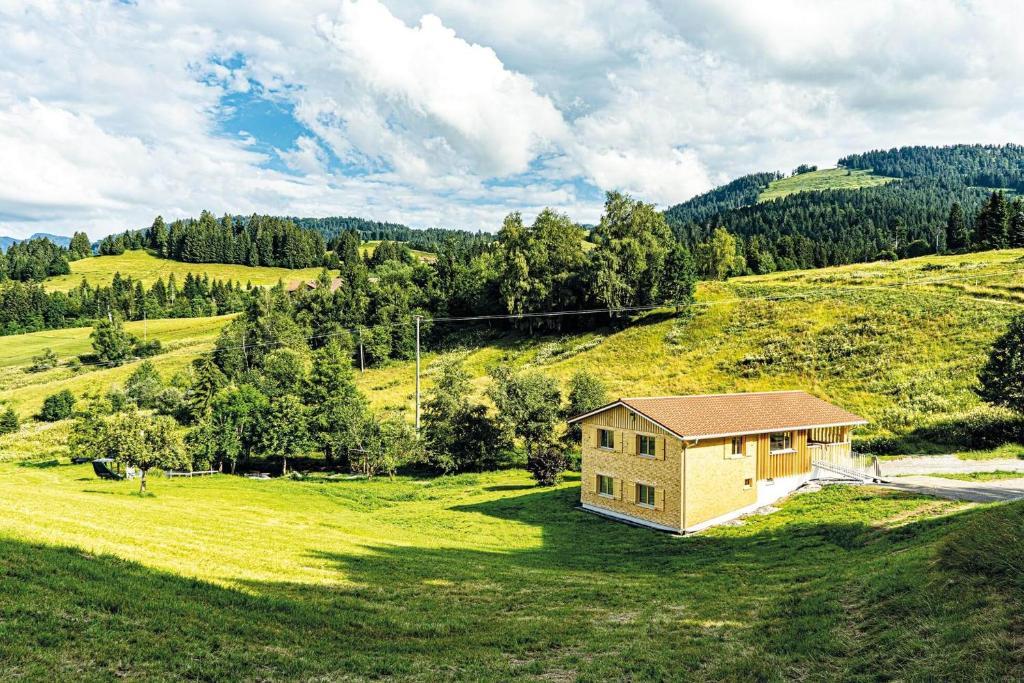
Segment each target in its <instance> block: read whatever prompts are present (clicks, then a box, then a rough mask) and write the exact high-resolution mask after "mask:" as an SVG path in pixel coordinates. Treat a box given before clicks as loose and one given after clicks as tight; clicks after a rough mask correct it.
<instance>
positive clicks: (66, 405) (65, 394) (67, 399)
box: [39, 389, 75, 422]
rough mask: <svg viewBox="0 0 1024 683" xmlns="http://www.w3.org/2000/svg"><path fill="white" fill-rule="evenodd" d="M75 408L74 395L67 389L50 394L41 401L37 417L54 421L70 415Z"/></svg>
mask: <svg viewBox="0 0 1024 683" xmlns="http://www.w3.org/2000/svg"><path fill="white" fill-rule="evenodd" d="M74 410H75V395H74V394H72V393H71V392H70V391H68V390H67V389H64V390H63V391H58V392H57V393H56V394H50V395H49V396H47V397H46V399H45V400H44V401H43V408H42V410H40V411H39V419H40V420H43V421H44V422H56V421H58V420H66V419H67V418H69V417H71V413H72V412H74Z"/></svg>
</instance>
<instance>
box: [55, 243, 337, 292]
mask: <svg viewBox="0 0 1024 683" xmlns="http://www.w3.org/2000/svg"><path fill="white" fill-rule="evenodd" d="M320 271H321V269H320V268H301V269H295V270H292V269H290V268H268V267H263V266H260V267H252V266H240V265H232V264H225V263H182V262H181V261H172V260H170V259H162V258H157V257H156V256H153V255H152V254H150V253H149V252H147V251H145V250H142V249H136V250H132V251H126V252H124V253H123V254H120V255H118V256H92V257H90V258H85V259H81V260H78V261H72V262H71V273H70V274H69V275H60V276H58V277H52V278H49V279H47V280H46V281H45V283H44V284H45V286H46V288H47V289H49V290H54V291H67V290H69V289H72V288H74V287H77V286H78V285H79V283H81V282H82V278H85V279H86V280H88V282H89V284H91V285H93V286H96V285H109V284H110V283H111V282H112V281H113V279H114V274H115V273H120V274H121V276H122V277H131V278H133V279H135V280H141V281H142V283H143V284H144V285H147V286H149V285H151V284H153V283H154V282H156V280H157V278H160V277H162V278H163V279H164V282H166V281H167V278H168V277H170V275H171V274H173V275H174V277H175V279H176V280H177V281H178V286H179V287H181V285H182V283H183V282H184V281H185V276H186V275H187V274H188V273H192V274H193V275H199V276H202V275H206V276H208V277H209V278H210V280H215V279H220V280H224V281H228V280H230V281H231V282H238V283H239V284H241V285H242V286H243V287H244V286H245V285H246V284H247V283H250V282H251V283H252V284H253V285H256V286H273V285H276V284H277V283H278V282H283V283H284V284H288V283H289V282H291V281H292V280H308V279H313V278H316V277H317V276H318V275H319V274H320Z"/></svg>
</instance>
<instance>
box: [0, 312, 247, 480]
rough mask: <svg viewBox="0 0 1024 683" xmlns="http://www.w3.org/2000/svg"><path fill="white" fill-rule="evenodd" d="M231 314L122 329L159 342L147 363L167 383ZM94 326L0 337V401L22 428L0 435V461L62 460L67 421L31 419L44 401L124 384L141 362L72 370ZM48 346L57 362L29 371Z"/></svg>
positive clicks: (210, 342)
mask: <svg viewBox="0 0 1024 683" xmlns="http://www.w3.org/2000/svg"><path fill="white" fill-rule="evenodd" d="M233 317H234V315H222V316H216V317H211V318H172V319H166V320H150V321H148V322H145V323H144V322H141V321H140V322H129V323H126V324H125V328H126V329H127V330H128V331H129V332H131V333H132V334H135V335H138V336H139V337H142V336H143V335H145V336H146V337H148V338H149V339H159V340H160V341H161V343H162V345H163V352H162V353H160V354H159V355H157V356H154V357H153V358H152V359H151V360H152V362H153V363H154V364H155V365H156V367H157V368H158V369H159V370H160V372H161V374H162V375H163V376H164V378H165V379H170V378H171V377H172V376H173V375H174V373H176V372H178V371H179V370H184V369H185V368H187V367H188V365H189V364H190V363H191V362H192V360H193V359H194V358H196V357H197V356H198V355H199V354H200V353H203V352H206V351H209V350H211V349H212V348H213V342H214V341H215V340H216V338H217V335H218V334H219V333H220V329H221V328H222V327H223V326H224V325H226V324H227V323H228V322H230V321H231V319H232V318H233ZM91 331H92V328H89V327H77V328H70V329H64V330H46V331H43V332H33V333H30V334H19V335H11V336H7V337H0V343H2V344H3V345H4V346H3V352H2V353H0V401H2V402H4V403H6V404H8V405H10V406H12V407H13V408H14V410H15V411H16V412H17V413H18V415H19V417H20V418H21V419H22V427H21V429H20V430H19V431H18V432H16V433H14V434H6V435H0V461H3V460H12V459H20V458H25V457H66V456H67V455H68V454H67V448H66V446H65V442H66V439H67V434H68V427H69V425H70V421H68V420H65V421H62V422H36V421H34V420H33V419H32V416H33V415H35V414H36V413H37V412H39V409H40V407H42V404H43V400H44V399H45V398H46V397H47V396H49V395H50V394H54V393H56V392H58V391H61V390H63V389H68V390H70V391H71V392H72V393H73V394H74V395H75V396H76V397H77V398H79V399H80V398H82V397H83V396H84V395H85V394H87V393H102V392H105V391H107V390H108V389H111V388H114V387H118V386H121V385H123V384H124V382H125V380H126V379H127V378H128V376H129V375H130V374H131V373H132V372H133V371H134V370H135V368H136V367H138V364H139V362H141V361H135V362H131V363H125V364H124V365H121V366H118V367H107V366H102V365H100V366H95V365H88V364H83V365H82V366H81V368H79V369H74V368H72V367H69V366H68V361H70V360H71V359H72V358H74V357H76V356H78V355H79V354H83V353H90V352H91V351H92V346H91V343H90V341H89V333H90V332H91ZM46 348H50V349H53V351H54V352H55V353H56V354H57V356H58V358H59V360H60V364H59V365H58V366H57V367H55V368H52V369H50V370H46V371H43V372H33V373H30V372H27V369H28V366H29V365H31V358H32V356H34V355H38V354H39V353H41V352H42V351H43V350H44V349H46Z"/></svg>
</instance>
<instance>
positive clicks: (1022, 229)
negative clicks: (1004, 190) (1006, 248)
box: [1007, 199, 1024, 247]
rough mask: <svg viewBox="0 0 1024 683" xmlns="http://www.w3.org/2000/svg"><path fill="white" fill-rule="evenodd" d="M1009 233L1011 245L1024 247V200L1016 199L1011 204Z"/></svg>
mask: <svg viewBox="0 0 1024 683" xmlns="http://www.w3.org/2000/svg"><path fill="white" fill-rule="evenodd" d="M1007 233H1008V236H1007V237H1008V241H1009V243H1010V246H1011V247H1024V200H1021V199H1015V200H1013V203H1011V204H1010V220H1009V222H1008V227H1007Z"/></svg>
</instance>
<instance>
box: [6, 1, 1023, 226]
mask: <svg viewBox="0 0 1024 683" xmlns="http://www.w3.org/2000/svg"><path fill="white" fill-rule="evenodd" d="M1021 14H1022V10H1021V9H1020V7H1019V5H1018V4H1017V3H1013V2H1009V1H1006V2H1002V1H992V2H962V1H960V0H901V1H899V2H897V1H882V0H866V1H865V2H862V3H849V2H840V1H838V0H824V1H822V2H816V3H812V4H808V3H801V2H797V1H796V0H776V1H775V2H772V3H764V2H760V1H758V0H736V2H730V3H721V2H716V1H714V0H684V1H681V2H675V1H673V2H667V1H665V2H662V1H660V0H637V1H636V2H631V3H626V4H623V3H621V2H613V1H612V0H590V1H588V2H580V1H578V0H567V1H565V2H549V1H542V0H518V1H517V2H515V3H504V4H497V3H476V2H469V1H468V0H430V1H428V0H383V1H381V0H307V1H303V2H284V1H283V0H249V1H247V2H244V3H243V2H218V3H200V2H187V1H185V2H179V3H169V2H145V3H123V2H117V1H115V0H109V1H108V0H96V1H95V2H89V3H82V2H78V1H77V0H76V1H72V0H52V2H48V3H36V2H28V1H21V0H15V1H14V2H7V3H2V4H0V234H9V235H14V236H19V237H22V236H26V235H28V234H31V233H33V232H37V231H49V232H55V233H60V234H70V233H71V232H72V231H73V230H76V229H85V230H87V231H88V232H89V234H90V236H92V237H99V236H102V235H104V234H107V233H110V232H115V231H119V230H123V229H125V228H128V227H138V226H141V225H146V224H148V223H150V222H151V221H152V219H153V217H154V216H155V215H156V214H162V215H163V216H164V217H165V218H177V217H181V216H188V215H196V214H198V213H199V211H201V210H203V209H209V210H212V211H214V212H216V213H224V212H230V213H251V212H262V213H272V214H287V215H309V216H324V215H358V216H366V217H369V218H376V219H380V220H390V221H398V222H403V223H406V224H409V225H412V226H415V227H429V226H437V225H440V226H459V227H465V228H468V229H474V230H478V229H480V230H496V229H497V228H498V227H499V226H500V225H501V221H502V219H503V217H504V216H505V215H507V214H508V213H509V212H510V211H520V212H522V213H523V215H524V216H525V217H526V218H527V219H529V218H530V217H532V216H533V215H534V214H536V213H537V212H538V211H540V210H541V209H543V208H545V207H552V208H555V209H557V210H559V211H562V212H565V213H567V214H568V215H570V216H572V217H573V218H574V219H576V220H578V221H581V222H586V223H593V222H596V221H597V220H598V219H599V217H600V213H601V205H602V199H603V195H604V192H605V191H606V190H612V189H616V190H623V191H626V192H629V193H631V194H634V195H635V196H638V197H640V198H642V199H644V200H646V201H650V202H654V203H656V204H658V205H659V206H661V207H667V206H670V205H671V204H674V203H676V202H679V201H683V200H685V199H687V198H689V197H691V196H693V195H694V194H696V193H699V192H702V191H705V190H707V189H710V188H711V187H713V186H714V185H716V184H719V183H721V182H725V181H727V180H729V179H731V178H733V177H735V176H737V175H740V174H743V173H749V172H755V171H762V170H789V169H792V168H793V167H795V166H796V165H797V164H799V163H805V162H806V163H814V164H818V165H820V166H829V165H832V164H834V162H835V160H836V159H837V158H838V157H839V156H842V155H843V154H846V153H849V152H856V151H863V150H866V149H872V148H878V147H890V146H896V145H903V144H947V143H955V142H997V143H998V142H1020V141H1021V140H1020V139H1019V137H1018V135H1019V131H1020V130H1024V120H1022V119H1024V106H1022V105H1024V89H1022V88H1021V87H1020V83H1021V81H1020V77H1019V74H1020V73H1021V70H1022V69H1024V42H1022V41H1020V40H1019V37H1018V30H1017V27H1019V26H1020V25H1021V20H1022V19H1024V16H1022V15H1021Z"/></svg>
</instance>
